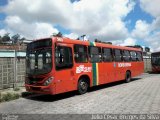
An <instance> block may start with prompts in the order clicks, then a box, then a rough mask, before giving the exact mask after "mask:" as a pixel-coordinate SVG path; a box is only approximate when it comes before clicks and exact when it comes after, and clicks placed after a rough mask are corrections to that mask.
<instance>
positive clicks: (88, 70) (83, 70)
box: [76, 65, 92, 73]
mask: <svg viewBox="0 0 160 120" xmlns="http://www.w3.org/2000/svg"><path fill="white" fill-rule="evenodd" d="M91 70H92V67H84V65H80V66H79V67H76V73H81V72H91Z"/></svg>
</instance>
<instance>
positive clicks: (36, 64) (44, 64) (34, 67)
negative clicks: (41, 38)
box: [26, 48, 52, 75]
mask: <svg viewBox="0 0 160 120" xmlns="http://www.w3.org/2000/svg"><path fill="white" fill-rule="evenodd" d="M26 62H27V66H26V67H27V69H26V72H27V74H30V75H37V74H45V73H48V72H50V71H51V69H52V50H51V48H48V49H39V50H33V51H29V52H27V58H26Z"/></svg>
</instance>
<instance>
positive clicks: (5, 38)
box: [2, 33, 10, 42]
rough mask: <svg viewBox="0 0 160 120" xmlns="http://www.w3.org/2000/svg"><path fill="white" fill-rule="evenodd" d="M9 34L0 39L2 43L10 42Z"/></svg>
mask: <svg viewBox="0 0 160 120" xmlns="http://www.w3.org/2000/svg"><path fill="white" fill-rule="evenodd" d="M9 34H10V33H6V34H5V35H4V36H3V37H2V42H9V41H10V37H9Z"/></svg>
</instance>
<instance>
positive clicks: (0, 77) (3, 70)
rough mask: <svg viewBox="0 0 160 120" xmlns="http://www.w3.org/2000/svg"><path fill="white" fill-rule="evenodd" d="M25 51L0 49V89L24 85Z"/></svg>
mask: <svg viewBox="0 0 160 120" xmlns="http://www.w3.org/2000/svg"><path fill="white" fill-rule="evenodd" d="M24 79H25V52H15V51H8V50H6V51H4V50H3V51H0V89H6V88H11V87H16V86H17V87H19V86H23V85H24Z"/></svg>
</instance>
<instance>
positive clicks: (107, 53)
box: [102, 48, 113, 62]
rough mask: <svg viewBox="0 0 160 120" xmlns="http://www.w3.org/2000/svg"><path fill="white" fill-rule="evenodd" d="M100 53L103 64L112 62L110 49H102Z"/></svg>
mask: <svg viewBox="0 0 160 120" xmlns="http://www.w3.org/2000/svg"><path fill="white" fill-rule="evenodd" d="M102 53H103V61H104V62H111V61H113V58H112V57H113V56H112V49H110V48H103V49H102Z"/></svg>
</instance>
